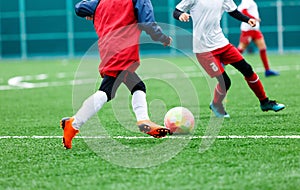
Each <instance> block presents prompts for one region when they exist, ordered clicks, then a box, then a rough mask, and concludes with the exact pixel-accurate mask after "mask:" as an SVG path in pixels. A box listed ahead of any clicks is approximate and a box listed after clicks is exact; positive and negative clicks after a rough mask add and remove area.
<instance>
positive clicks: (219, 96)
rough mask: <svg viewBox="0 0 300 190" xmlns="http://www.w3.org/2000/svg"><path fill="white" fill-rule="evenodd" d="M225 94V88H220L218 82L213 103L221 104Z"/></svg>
mask: <svg viewBox="0 0 300 190" xmlns="http://www.w3.org/2000/svg"><path fill="white" fill-rule="evenodd" d="M225 96H226V90H225V89H222V87H221V86H220V84H219V83H218V84H217V86H216V88H215V92H214V100H213V103H214V104H221V103H222V101H223V100H224V98H225Z"/></svg>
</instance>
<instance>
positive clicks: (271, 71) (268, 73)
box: [265, 70, 279, 77]
mask: <svg viewBox="0 0 300 190" xmlns="http://www.w3.org/2000/svg"><path fill="white" fill-rule="evenodd" d="M278 75H279V72H277V71H273V70H266V71H265V76H266V77H271V76H278Z"/></svg>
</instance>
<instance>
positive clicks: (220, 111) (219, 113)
mask: <svg viewBox="0 0 300 190" xmlns="http://www.w3.org/2000/svg"><path fill="white" fill-rule="evenodd" d="M209 108H210V109H211V111H212V112H213V113H214V114H215V116H216V117H219V118H222V117H225V118H229V117H230V115H229V114H228V113H227V112H226V111H225V109H224V106H223V104H214V103H211V104H210V105H209Z"/></svg>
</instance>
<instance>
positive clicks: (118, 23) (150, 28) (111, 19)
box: [75, 0, 169, 76]
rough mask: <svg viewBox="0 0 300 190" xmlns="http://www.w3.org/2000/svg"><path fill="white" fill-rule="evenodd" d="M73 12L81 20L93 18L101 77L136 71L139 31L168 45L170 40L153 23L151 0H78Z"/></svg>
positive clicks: (138, 59)
mask: <svg viewBox="0 0 300 190" xmlns="http://www.w3.org/2000/svg"><path fill="white" fill-rule="evenodd" d="M75 11H76V14H77V15H78V16H81V17H86V16H92V15H93V17H94V27H95V31H96V33H97V35H98V38H99V39H98V46H99V52H100V57H101V63H100V65H99V71H100V74H101V75H102V76H104V75H109V76H116V75H117V74H118V73H119V72H120V71H123V70H128V71H131V72H134V71H135V70H136V69H137V67H138V66H139V62H140V58H139V38H140V34H141V30H144V31H145V32H146V33H147V34H149V35H150V36H151V38H152V39H153V40H154V41H160V42H162V43H168V42H169V37H168V36H166V35H164V34H163V32H162V29H161V28H160V27H159V26H158V25H157V24H156V22H155V18H154V12H153V7H152V4H151V1H150V0H100V1H99V0H92V1H81V2H80V3H78V4H76V6H75Z"/></svg>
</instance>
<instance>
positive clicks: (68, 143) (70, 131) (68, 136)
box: [60, 117, 79, 149]
mask: <svg viewBox="0 0 300 190" xmlns="http://www.w3.org/2000/svg"><path fill="white" fill-rule="evenodd" d="M73 121H74V118H73V117H71V118H69V117H65V118H62V119H61V120H60V127H61V128H62V129H63V130H64V136H63V145H64V147H65V148H66V149H71V148H72V139H73V138H74V137H75V135H76V134H77V133H79V130H76V129H74V128H73V126H72V122H73Z"/></svg>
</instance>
